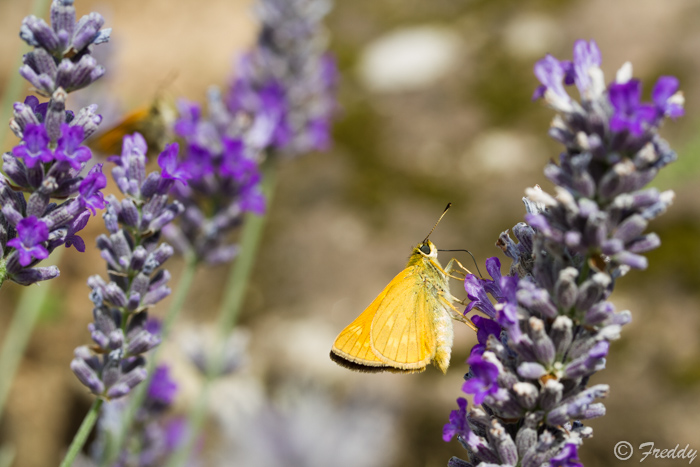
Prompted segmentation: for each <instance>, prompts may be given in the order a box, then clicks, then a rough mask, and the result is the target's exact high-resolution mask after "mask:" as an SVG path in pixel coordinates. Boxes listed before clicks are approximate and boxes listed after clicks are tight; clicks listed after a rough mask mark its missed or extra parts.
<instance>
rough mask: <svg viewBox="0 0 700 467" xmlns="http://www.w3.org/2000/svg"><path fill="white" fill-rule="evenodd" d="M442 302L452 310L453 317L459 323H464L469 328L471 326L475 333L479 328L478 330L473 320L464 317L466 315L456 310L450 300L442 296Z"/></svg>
mask: <svg viewBox="0 0 700 467" xmlns="http://www.w3.org/2000/svg"><path fill="white" fill-rule="evenodd" d="M450 297H451V298H454V297H452V296H450ZM440 301H441V302H442V303H444V304H445V305H447V306H448V307H449V308H450V311H451V312H452V317H453V318H454V319H456V320H457V321H459V322H462V323H464V324H466V325H467V326H469V327H470V328H472V330H474V331H475V332H476V331H477V328H476V326H475V325H474V323H472V320H470V319H469V318H467V317H466V316H464V315H463V314H462V312H461V311H459V310H458V309H457V308H455V306H454V305H453V304H452V303H451V302H450V301H449V300H448V299H446V298H445V296H444V295H442V294H440Z"/></svg>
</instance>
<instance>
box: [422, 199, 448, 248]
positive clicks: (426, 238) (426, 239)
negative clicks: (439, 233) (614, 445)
mask: <svg viewBox="0 0 700 467" xmlns="http://www.w3.org/2000/svg"><path fill="white" fill-rule="evenodd" d="M451 206H452V203H447V206H446V207H445V210H444V211H442V214H440V218H439V219H438V220H437V222H436V223H435V225H434V226H433V228H432V229H430V232H428V235H426V236H425V240H423V243H425V242H427V241H428V237H430V234H431V233H433V230H435V227H437V226H438V224H439V223H440V221H441V220H442V218H443V217H445V214H446V213H447V210H448V209H450V207H451Z"/></svg>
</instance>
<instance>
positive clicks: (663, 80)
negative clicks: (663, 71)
mask: <svg viewBox="0 0 700 467" xmlns="http://www.w3.org/2000/svg"><path fill="white" fill-rule="evenodd" d="M678 86H679V85H678V78H676V77H675V76H661V77H659V79H658V80H657V81H656V84H655V85H654V89H653V90H652V92H651V97H652V99H653V101H654V104H656V109H657V111H658V117H659V118H663V117H664V116H666V117H670V118H678V117H682V116H683V114H684V110H683V103H684V100H683V96H682V94H679V93H678Z"/></svg>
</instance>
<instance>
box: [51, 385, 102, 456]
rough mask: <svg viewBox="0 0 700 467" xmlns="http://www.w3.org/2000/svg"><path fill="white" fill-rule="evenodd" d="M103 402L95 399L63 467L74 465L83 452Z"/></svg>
mask: <svg viewBox="0 0 700 467" xmlns="http://www.w3.org/2000/svg"><path fill="white" fill-rule="evenodd" d="M103 402H104V401H103V400H102V399H95V402H93V403H92V407H90V410H89V411H88V413H87V415H85V418H84V419H83V423H81V424H80V428H79V429H78V432H77V433H76V434H75V436H74V437H73V441H72V442H71V443H70V447H69V448H68V452H67V453H66V457H64V458H63V462H61V467H70V466H71V465H73V461H74V460H75V457H76V456H77V455H78V453H79V452H80V451H82V449H83V446H84V445H85V441H87V438H88V436H89V435H90V432H91V431H92V427H94V426H95V422H96V421H97V417H99V415H100V408H102V403H103Z"/></svg>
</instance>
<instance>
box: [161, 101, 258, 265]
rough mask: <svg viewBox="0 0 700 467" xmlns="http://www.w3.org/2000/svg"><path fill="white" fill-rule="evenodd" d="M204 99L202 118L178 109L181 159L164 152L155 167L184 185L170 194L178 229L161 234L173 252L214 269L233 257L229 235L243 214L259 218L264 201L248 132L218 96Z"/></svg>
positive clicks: (190, 108)
mask: <svg viewBox="0 0 700 467" xmlns="http://www.w3.org/2000/svg"><path fill="white" fill-rule="evenodd" d="M209 98H210V101H209V115H208V117H207V118H204V117H203V116H202V111H201V109H200V108H199V106H198V105H197V104H194V103H188V102H184V101H183V102H181V103H180V104H179V108H180V110H181V112H182V114H181V115H182V116H181V118H180V119H179V120H178V121H177V122H176V123H175V131H176V132H179V136H181V137H183V138H184V139H185V142H186V146H185V157H184V159H183V160H178V158H177V154H176V153H175V152H173V151H172V150H171V151H170V152H168V151H167V150H166V151H165V152H164V153H163V154H161V157H160V158H159V163H160V164H161V166H162V167H164V173H166V176H168V177H169V178H171V180H174V179H175V178H178V179H180V180H181V181H184V180H187V185H186V186H185V185H183V184H174V185H172V188H171V190H170V191H171V193H172V194H173V195H174V197H175V198H176V199H177V200H178V201H180V203H182V205H183V206H184V208H185V212H184V215H183V216H182V217H181V218H180V219H179V222H178V224H177V225H171V226H168V228H166V229H165V231H164V233H165V235H166V237H167V238H168V240H169V241H171V242H172V243H173V245H175V247H176V248H177V250H178V251H180V252H182V253H185V252H192V253H194V255H195V256H196V258H197V259H198V260H202V261H205V262H207V263H210V264H216V263H221V262H226V261H229V260H230V259H232V258H233V257H234V256H235V254H236V252H237V247H236V245H234V244H232V243H231V240H230V234H231V233H232V231H233V230H234V229H235V228H236V227H238V226H239V225H240V224H241V222H242V216H243V214H244V213H245V212H254V213H257V214H261V213H263V212H264V210H265V200H264V198H263V196H262V194H261V192H260V181H261V175H260V169H259V160H260V158H261V157H262V154H261V150H262V148H256V147H255V146H254V145H252V144H251V143H250V139H249V138H248V135H249V134H250V132H251V131H253V130H252V129H251V128H250V127H246V126H245V125H243V126H242V125H241V123H242V122H244V121H245V120H246V119H241V118H240V117H241V115H240V114H239V113H235V112H234V111H232V110H230V109H229V108H228V107H227V106H226V104H224V102H223V101H222V100H221V96H220V95H219V94H218V92H214V91H212V92H210V94H209ZM230 134H233V135H236V136H235V137H231V136H229V135H230ZM212 207H216V208H215V209H214V210H212Z"/></svg>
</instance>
